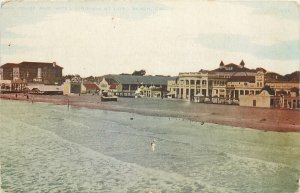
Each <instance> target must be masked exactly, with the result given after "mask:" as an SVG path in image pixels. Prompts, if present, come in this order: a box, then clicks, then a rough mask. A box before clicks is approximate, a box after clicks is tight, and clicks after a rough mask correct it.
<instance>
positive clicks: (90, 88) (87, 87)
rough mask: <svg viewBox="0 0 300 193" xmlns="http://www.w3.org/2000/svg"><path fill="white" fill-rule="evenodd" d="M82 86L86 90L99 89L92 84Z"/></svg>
mask: <svg viewBox="0 0 300 193" xmlns="http://www.w3.org/2000/svg"><path fill="white" fill-rule="evenodd" d="M83 86H84V87H85V88H86V89H88V90H100V89H99V87H98V86H97V85H96V84H94V83H83Z"/></svg>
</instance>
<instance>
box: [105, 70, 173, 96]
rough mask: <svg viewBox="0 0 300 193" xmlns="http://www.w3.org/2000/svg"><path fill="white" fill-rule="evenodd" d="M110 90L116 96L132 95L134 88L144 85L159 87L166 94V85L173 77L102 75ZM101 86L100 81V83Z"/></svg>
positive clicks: (133, 94)
mask: <svg viewBox="0 0 300 193" xmlns="http://www.w3.org/2000/svg"><path fill="white" fill-rule="evenodd" d="M103 78H104V79H105V81H106V82H107V83H108V85H109V90H111V91H112V92H113V93H114V95H116V96H124V97H134V96H135V92H136V90H137V89H138V88H139V87H140V86H144V87H147V88H149V87H151V86H152V87H159V88H160V89H161V92H162V93H163V94H167V85H168V81H169V80H175V77H170V76H161V75H156V76H150V75H148V76H136V75H129V74H121V75H112V74H109V75H105V76H103ZM100 88H101V83H100Z"/></svg>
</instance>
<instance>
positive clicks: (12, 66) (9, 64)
mask: <svg viewBox="0 0 300 193" xmlns="http://www.w3.org/2000/svg"><path fill="white" fill-rule="evenodd" d="M18 66H19V64H15V63H6V64H3V65H2V66H1V68H4V67H11V68H14V67H18Z"/></svg>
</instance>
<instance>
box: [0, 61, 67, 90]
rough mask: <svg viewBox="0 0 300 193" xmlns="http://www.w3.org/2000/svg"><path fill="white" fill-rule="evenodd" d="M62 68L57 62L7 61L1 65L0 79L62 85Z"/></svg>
mask: <svg viewBox="0 0 300 193" xmlns="http://www.w3.org/2000/svg"><path fill="white" fill-rule="evenodd" d="M62 69H63V68H62V67H60V66H58V65H56V63H55V62H53V63H45V62H21V63H19V64H15V63H6V64H4V65H2V66H1V67H0V80H11V81H16V80H21V81H22V82H23V83H26V84H28V83H40V84H45V85H61V84H62V81H63V78H62Z"/></svg>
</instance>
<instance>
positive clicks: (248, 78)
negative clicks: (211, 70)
mask: <svg viewBox="0 0 300 193" xmlns="http://www.w3.org/2000/svg"><path fill="white" fill-rule="evenodd" d="M227 82H250V83H255V76H232V77H230V78H229V79H228V80H227Z"/></svg>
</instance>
